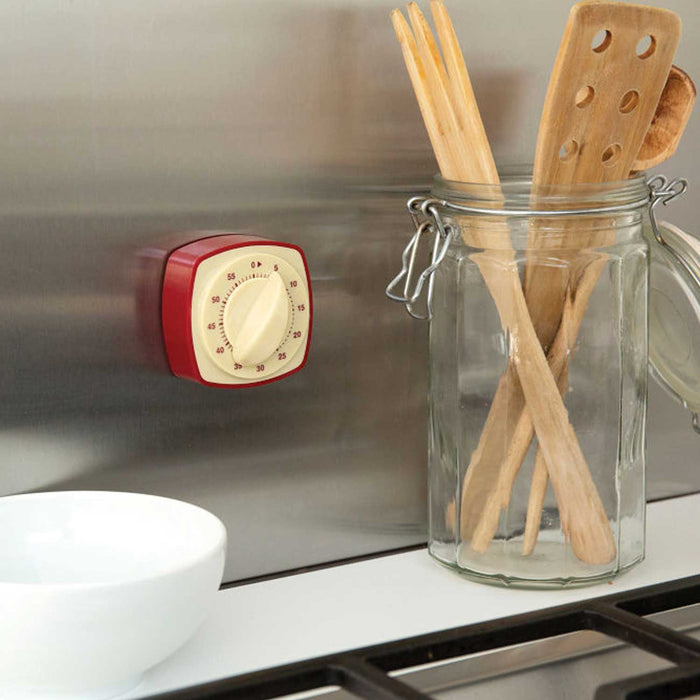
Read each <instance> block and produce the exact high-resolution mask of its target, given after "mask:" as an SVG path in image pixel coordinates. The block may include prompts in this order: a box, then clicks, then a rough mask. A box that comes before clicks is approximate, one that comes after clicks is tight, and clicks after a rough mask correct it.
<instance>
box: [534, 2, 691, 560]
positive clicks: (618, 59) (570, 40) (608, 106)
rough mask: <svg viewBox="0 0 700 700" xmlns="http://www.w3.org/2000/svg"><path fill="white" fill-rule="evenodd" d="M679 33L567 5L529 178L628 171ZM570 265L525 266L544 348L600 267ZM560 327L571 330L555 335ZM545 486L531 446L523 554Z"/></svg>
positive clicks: (618, 10) (617, 8)
mask: <svg viewBox="0 0 700 700" xmlns="http://www.w3.org/2000/svg"><path fill="white" fill-rule="evenodd" d="M680 30H681V26H680V20H679V18H678V16H677V15H675V14H674V13H672V12H670V11H668V10H663V9H658V8H654V7H645V6H639V5H628V4H623V3H611V2H598V1H597V0H591V1H589V2H583V3H579V4H578V5H576V6H575V7H574V8H573V10H572V12H571V14H570V16H569V22H568V24H567V27H566V30H565V33H564V39H563V40H562V44H561V47H560V49H559V54H558V56H557V59H556V62H555V66H554V72H553V74H552V77H551V80H550V86H549V91H548V93H547V98H546V101H545V106H544V110H543V113H542V120H541V122H540V131H539V135H538V141H537V151H536V155H535V168H534V174H533V181H534V182H535V183H536V184H570V183H585V182H609V181H614V180H623V179H625V178H626V177H627V176H628V174H629V172H630V171H631V170H632V169H633V168H634V167H635V161H636V159H637V154H638V153H640V149H641V148H642V145H643V144H644V143H645V139H646V137H647V133H648V131H649V128H650V125H651V123H652V119H653V117H654V115H655V113H656V111H657V106H658V104H659V101H660V98H661V95H662V93H663V91H664V88H665V86H666V85H667V78H668V77H669V73H670V71H671V64H672V61H673V56H674V54H675V51H676V47H677V46H678V41H679V39H680ZM671 85H672V86H673V81H672V82H671ZM686 118H687V117H686ZM681 131H682V129H681ZM673 147H675V146H673ZM614 237H615V234H614V232H611V233H610V234H608V235H603V236H600V237H598V239H597V240H596V241H593V240H591V239H590V238H588V240H582V239H581V229H580V227H578V226H577V227H576V231H575V233H574V232H573V231H572V237H570V238H569V239H568V240H565V241H564V242H563V244H562V243H561V242H559V243H557V246H560V245H561V247H562V248H569V249H575V248H576V247H579V246H582V245H586V244H593V243H595V244H596V245H603V246H604V245H607V244H610V243H612V242H613V241H614ZM584 238H585V237H584ZM544 246H546V239H545V238H543V237H542V236H541V235H540V232H539V231H538V229H537V228H536V227H535V228H533V230H532V231H531V235H530V242H529V247H530V248H538V247H544ZM563 257H566V254H565V255H564V256H563ZM571 267H574V266H571ZM571 267H568V268H567V266H561V267H544V266H530V267H529V268H528V269H527V270H526V277H525V293H526V298H527V301H528V307H529V308H530V312H531V315H532V318H533V322H534V324H535V328H536V329H537V332H538V336H539V337H540V340H541V342H542V343H543V345H544V346H545V347H547V348H549V347H550V346H551V347H552V349H555V348H559V350H558V351H559V352H561V353H568V352H569V350H570V349H571V348H572V347H573V344H574V342H575V337H576V331H573V333H572V331H571V327H572V324H571V323H569V322H567V323H563V322H562V318H563V316H562V315H563V311H564V308H565V300H566V299H567V297H568V295H569V294H570V293H571V292H572V291H573V292H574V293H575V296H576V301H577V306H578V308H579V310H580V313H583V312H584V311H585V308H586V305H587V301H588V297H589V296H590V294H591V292H592V291H593V288H594V287H595V283H596V282H597V280H598V277H599V276H600V274H601V272H602V269H603V267H602V266H601V265H595V266H589V267H588V268H585V269H584V270H583V273H582V274H581V276H580V279H578V280H577V279H576V275H577V274H578V273H577V272H575V273H574V275H573V276H572V270H571ZM578 322H579V323H580V319H578ZM575 325H576V324H575V323H574V326H575ZM576 328H577V326H576ZM561 333H565V334H568V335H569V336H571V337H568V338H567V339H566V342H557V335H558V334H561ZM559 340H560V341H561V340H562V339H561V338H559ZM550 360H551V358H550ZM550 364H551V362H550ZM561 364H562V367H561V374H560V376H559V377H557V380H558V382H557V383H558V385H559V387H560V389H561V391H562V393H563V392H565V391H566V389H567V386H568V379H567V373H568V363H567V362H564V363H561ZM546 484H547V468H546V464H545V460H544V457H543V455H542V454H541V453H540V452H538V454H537V456H536V459H535V471H534V474H533V482H532V487H531V495H530V503H529V506H528V517H527V521H528V522H527V525H526V532H525V538H524V545H523V553H524V554H529V553H530V552H532V549H533V547H534V543H535V540H536V537H537V531H538V529H539V514H540V512H541V508H542V503H543V500H544V492H545V489H546ZM561 506H562V504H560V508H561Z"/></svg>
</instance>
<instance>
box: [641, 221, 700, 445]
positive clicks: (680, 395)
mask: <svg viewBox="0 0 700 700" xmlns="http://www.w3.org/2000/svg"><path fill="white" fill-rule="evenodd" d="M658 232H659V234H660V235H661V240H662V241H663V242H660V241H659V240H658V239H657V238H655V237H654V236H650V240H649V245H650V257H651V273H650V284H649V365H650V368H651V372H652V374H653V375H654V377H655V379H657V381H659V383H660V384H661V385H662V386H663V387H664V388H665V389H666V390H667V391H668V392H669V393H670V394H671V395H672V396H673V397H674V398H676V399H677V400H678V401H680V403H681V404H683V406H685V407H686V408H687V409H689V410H690V411H691V412H692V413H693V426H694V427H695V429H696V430H697V431H698V432H700V240H698V239H697V238H694V237H693V236H691V235H689V234H687V233H685V232H684V231H681V230H680V229H679V228H678V227H677V226H673V225H672V224H669V223H666V222H661V223H660V224H658Z"/></svg>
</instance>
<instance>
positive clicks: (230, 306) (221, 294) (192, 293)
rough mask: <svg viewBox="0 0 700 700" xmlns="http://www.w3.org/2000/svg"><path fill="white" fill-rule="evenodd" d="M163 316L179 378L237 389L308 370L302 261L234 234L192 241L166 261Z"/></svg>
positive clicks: (308, 311)
mask: <svg viewBox="0 0 700 700" xmlns="http://www.w3.org/2000/svg"><path fill="white" fill-rule="evenodd" d="M161 316H162V327H163V339H164V341H165V350H166V353H167V357H168V362H169V365H170V369H171V370H172V372H173V373H174V374H176V375H177V376H179V377H185V378H187V379H192V380H194V381H197V382H200V383H201V384H205V385H207V386H217V387H231V388H234V387H243V386H254V385H258V384H265V383H268V382H272V381H276V380H278V379H282V378H283V377H286V376H289V375H290V374H292V373H294V372H297V371H298V370H300V369H301V368H302V367H303V366H304V363H305V362H306V358H307V355H308V351H309V341H310V337H311V320H312V300H311V283H310V278H309V270H308V266H307V264H306V259H305V257H304V253H303V251H302V249H301V248H299V247H298V246H296V245H292V244H291V243H282V242H279V241H272V240H268V239H265V238H260V237H257V236H250V235H244V234H236V233H224V234H219V235H209V236H207V237H205V238H201V239H198V240H195V241H191V242H189V243H187V244H185V245H183V246H181V247H179V248H177V249H175V250H174V251H173V252H172V253H170V255H169V256H168V258H167V261H166V264H165V271H164V276H163V287H162V307H161Z"/></svg>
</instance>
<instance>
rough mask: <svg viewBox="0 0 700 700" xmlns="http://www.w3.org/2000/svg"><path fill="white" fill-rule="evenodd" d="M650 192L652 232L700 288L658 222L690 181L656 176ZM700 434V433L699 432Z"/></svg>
mask: <svg viewBox="0 0 700 700" xmlns="http://www.w3.org/2000/svg"><path fill="white" fill-rule="evenodd" d="M647 185H648V187H649V190H650V203H649V220H650V222H651V230H652V232H653V234H654V238H655V239H656V241H657V243H658V244H659V245H661V246H663V247H664V248H665V249H666V250H668V251H669V252H670V253H671V254H672V255H673V257H674V258H675V259H676V260H677V261H678V263H679V264H680V265H681V266H682V267H683V269H684V270H685V271H686V272H687V273H688V274H689V275H690V279H692V280H693V282H695V284H696V285H698V286H699V287H700V279H699V278H698V275H697V272H696V270H695V267H694V266H693V264H692V263H691V262H690V261H688V260H687V259H686V257H685V256H684V255H683V253H682V252H681V251H679V250H677V249H676V248H674V247H673V246H672V245H670V244H669V243H668V241H666V239H665V238H664V236H663V234H662V233H661V229H660V228H659V225H658V223H657V221H656V211H655V209H656V207H657V206H658V205H659V204H663V205H664V206H666V205H667V204H668V203H669V202H672V201H673V200H674V199H675V198H676V197H680V196H681V195H682V194H685V192H686V191H687V189H688V181H687V180H686V179H685V178H683V177H677V178H676V179H675V180H670V181H669V179H668V178H667V177H666V176H665V175H656V176H655V177H652V178H650V179H649V180H648V181H647ZM699 432H700V431H699Z"/></svg>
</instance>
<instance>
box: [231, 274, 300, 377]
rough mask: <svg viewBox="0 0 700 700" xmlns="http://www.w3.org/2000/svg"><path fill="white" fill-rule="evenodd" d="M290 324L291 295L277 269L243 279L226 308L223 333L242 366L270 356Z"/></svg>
mask: <svg viewBox="0 0 700 700" xmlns="http://www.w3.org/2000/svg"><path fill="white" fill-rule="evenodd" d="M288 325H289V298H288V296H287V292H286V290H285V285H284V280H283V279H282V277H281V276H280V275H279V273H277V272H271V273H270V275H269V276H268V277H265V278H254V279H251V280H248V281H246V282H244V283H243V284H241V285H240V286H239V287H237V288H236V289H235V290H234V291H233V293H232V294H231V296H230V297H229V299H228V301H227V302H226V306H225V307H224V333H225V334H226V337H227V338H228V341H229V343H231V348H232V350H231V353H232V355H233V359H234V360H235V361H236V362H239V363H240V364H242V365H255V364H257V363H259V362H262V361H263V360H266V359H267V358H268V357H270V355H272V353H273V352H274V351H275V350H276V349H277V348H278V347H279V345H280V343H281V342H282V339H283V338H284V334H285V332H286V331H287V327H288Z"/></svg>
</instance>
